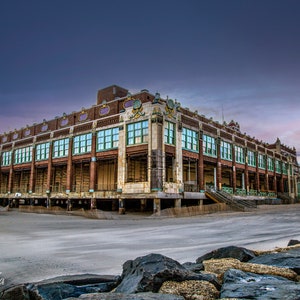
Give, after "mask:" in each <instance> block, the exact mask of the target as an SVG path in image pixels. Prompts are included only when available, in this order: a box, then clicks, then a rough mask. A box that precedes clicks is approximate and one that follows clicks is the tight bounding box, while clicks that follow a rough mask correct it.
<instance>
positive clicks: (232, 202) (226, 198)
mask: <svg viewBox="0 0 300 300" xmlns="http://www.w3.org/2000/svg"><path fill="white" fill-rule="evenodd" d="M205 195H206V197H207V198H209V199H211V200H213V201H215V202H217V203H226V204H227V205H228V206H229V207H231V208H232V209H234V210H238V211H249V210H252V209H254V208H256V202H255V201H253V200H249V199H247V198H246V197H243V198H241V197H239V198H238V199H237V198H234V197H233V196H232V195H230V194H228V193H226V192H224V191H217V190H215V189H209V190H206V191H205Z"/></svg>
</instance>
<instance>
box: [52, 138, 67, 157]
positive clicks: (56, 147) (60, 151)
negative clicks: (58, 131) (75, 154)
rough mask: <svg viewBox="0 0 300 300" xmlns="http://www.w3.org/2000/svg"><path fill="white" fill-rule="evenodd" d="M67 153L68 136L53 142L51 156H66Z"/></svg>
mask: <svg viewBox="0 0 300 300" xmlns="http://www.w3.org/2000/svg"><path fill="white" fill-rule="evenodd" d="M68 154H69V138H65V139H60V140H56V141H54V142H53V153H52V157H53V158H59V157H66V156H68Z"/></svg>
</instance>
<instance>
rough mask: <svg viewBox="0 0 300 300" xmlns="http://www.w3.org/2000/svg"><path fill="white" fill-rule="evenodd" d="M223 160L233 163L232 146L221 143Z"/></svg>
mask: <svg viewBox="0 0 300 300" xmlns="http://www.w3.org/2000/svg"><path fill="white" fill-rule="evenodd" d="M221 158H222V159H225V160H229V161H232V144H231V143H228V142H225V141H221Z"/></svg>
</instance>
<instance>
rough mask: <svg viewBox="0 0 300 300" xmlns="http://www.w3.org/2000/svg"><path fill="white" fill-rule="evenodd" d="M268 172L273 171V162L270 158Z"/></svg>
mask: <svg viewBox="0 0 300 300" xmlns="http://www.w3.org/2000/svg"><path fill="white" fill-rule="evenodd" d="M268 170H269V171H274V161H273V158H272V157H268Z"/></svg>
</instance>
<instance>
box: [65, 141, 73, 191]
mask: <svg viewBox="0 0 300 300" xmlns="http://www.w3.org/2000/svg"><path fill="white" fill-rule="evenodd" d="M72 154H73V137H70V139H69V153H68V164H67V187H66V193H70V192H71V189H72V167H73V164H72Z"/></svg>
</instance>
